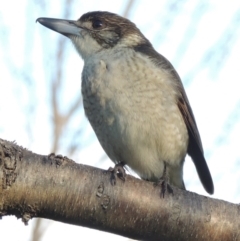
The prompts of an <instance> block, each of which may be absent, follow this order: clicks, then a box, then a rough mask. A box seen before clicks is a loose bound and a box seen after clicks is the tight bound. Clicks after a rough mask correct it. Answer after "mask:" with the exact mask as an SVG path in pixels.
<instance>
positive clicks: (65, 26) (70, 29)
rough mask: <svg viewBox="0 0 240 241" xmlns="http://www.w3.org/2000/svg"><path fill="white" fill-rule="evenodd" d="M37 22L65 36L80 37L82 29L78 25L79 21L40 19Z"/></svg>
mask: <svg viewBox="0 0 240 241" xmlns="http://www.w3.org/2000/svg"><path fill="white" fill-rule="evenodd" d="M36 22H39V23H41V24H42V25H43V26H45V27H47V28H50V29H51V30H53V31H55V32H58V33H61V34H63V35H64V36H67V37H68V36H70V35H80V32H81V28H80V27H79V26H78V25H77V21H73V20H65V19H57V18H38V19H37V20H36Z"/></svg>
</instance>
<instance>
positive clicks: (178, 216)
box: [0, 139, 240, 241]
mask: <svg viewBox="0 0 240 241" xmlns="http://www.w3.org/2000/svg"><path fill="white" fill-rule="evenodd" d="M173 191H174V194H173V195H172V194H168V195H166V196H165V198H164V199H162V198H160V189H159V187H156V186H154V185H153V183H150V182H146V181H143V180H140V179H137V178H134V177H132V176H129V175H127V177H126V180H125V182H123V181H121V180H120V179H118V180H117V184H116V186H112V185H111V184H110V173H109V172H107V171H104V170H101V169H97V168H94V167H90V166H85V165H80V164H77V163H75V162H73V161H72V160H70V159H68V158H67V157H62V156H55V155H54V154H50V155H48V156H42V155H38V154H35V153H32V152H30V151H28V150H26V149H24V148H22V147H19V146H18V145H16V144H15V143H13V142H8V141H4V140H2V139H0V216H5V215H15V216H16V217H17V218H22V220H23V222H24V223H26V224H27V223H28V221H29V220H30V219H31V218H33V217H42V218H47V219H52V220H56V221H61V222H65V223H69V224H75V225H81V226H86V227H89V228H94V229H99V230H103V231H107V232H112V233H115V234H120V235H123V236H126V237H130V238H134V239H141V240H188V241H190V240H195V241H196V240H204V241H206V240H212V241H214V240H224V241H227V240H239V238H240V234H239V221H238V220H239V213H240V209H239V206H238V205H235V204H231V203H228V202H225V201H221V200H214V199H210V198H207V197H204V196H200V195H197V194H195V193H191V192H188V191H183V190H180V189H177V188H174V187H173Z"/></svg>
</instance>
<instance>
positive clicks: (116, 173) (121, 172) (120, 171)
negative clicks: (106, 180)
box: [108, 162, 126, 186]
mask: <svg viewBox="0 0 240 241" xmlns="http://www.w3.org/2000/svg"><path fill="white" fill-rule="evenodd" d="M124 165H125V164H124V163H123V162H119V163H118V164H116V165H115V167H114V168H112V167H110V168H109V169H108V171H109V172H111V178H110V181H111V184H112V185H113V186H114V185H116V181H117V177H119V178H120V179H121V180H122V181H125V176H126V171H125V169H124Z"/></svg>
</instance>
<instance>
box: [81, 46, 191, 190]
mask: <svg viewBox="0 0 240 241" xmlns="http://www.w3.org/2000/svg"><path fill="white" fill-rule="evenodd" d="M82 94H83V100H84V108H85V113H86V115H87V117H88V119H89V121H90V123H91V125H92V127H93V129H94V131H95V133H96V135H97V137H98V139H99V141H100V143H101V145H102V147H103V148H104V150H105V151H106V153H107V154H108V156H109V157H110V158H111V159H112V161H113V162H115V163H117V162H120V161H122V162H124V163H126V164H127V165H129V166H130V167H131V168H132V169H133V170H135V171H136V172H137V173H138V174H139V175H140V176H141V177H142V178H144V179H149V180H157V179H159V178H160V177H161V175H162V172H163V161H165V162H166V163H167V165H168V166H169V169H170V175H171V176H172V182H173V184H175V185H177V186H179V185H180V184H179V183H180V182H181V185H182V165H183V160H184V157H185V155H186V151H187V146H188V133H187V129H186V126H185V123H184V121H183V118H182V115H181V113H180V111H179V109H178V106H177V103H176V101H177V90H176V83H175V82H174V80H173V76H171V73H167V72H166V71H165V70H162V69H160V68H159V67H157V66H156V65H155V64H153V63H152V62H151V61H150V60H149V59H147V57H146V56H143V55H142V54H140V53H136V52H134V51H131V50H128V49H125V50H122V51H119V52H115V53H113V52H111V50H109V52H108V53H106V52H105V53H104V55H101V53H99V54H98V55H96V56H94V57H93V58H91V59H88V60H86V61H85V66H84V70H83V73H82ZM171 171H172V173H171ZM175 179H176V180H175Z"/></svg>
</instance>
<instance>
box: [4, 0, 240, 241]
mask: <svg viewBox="0 0 240 241" xmlns="http://www.w3.org/2000/svg"><path fill="white" fill-rule="evenodd" d="M94 10H105V11H111V12H115V13H118V14H120V15H122V16H125V17H127V18H129V19H130V20H132V21H133V22H134V23H136V24H137V26H138V27H139V28H140V30H141V31H142V32H143V33H144V35H145V36H146V37H147V38H148V39H149V40H150V41H151V42H152V44H153V45H154V47H155V48H156V49H157V51H158V52H160V53H161V54H163V55H164V56H165V57H167V58H168V59H169V60H170V61H171V62H172V63H173V65H174V66H175V68H176V69H177V71H178V73H179V74H180V76H181V78H182V81H183V83H184V86H185V89H186V92H187V95H188V97H189V99H190V103H191V106H192V108H193V111H194V114H195V117H196V120H197V123H198V128H199V131H200V134H201V138H202V142H203V146H204V150H205V156H206V159H207V162H208V165H209V168H210V171H211V173H212V176H213V180H214V184H215V193H214V195H213V198H219V199H223V200H227V201H230V202H234V203H239V200H240V186H239V185H240V184H239V183H240V182H239V177H240V167H239V166H240V151H239V149H240V87H239V83H240V71H239V70H240V27H239V26H240V1H238V0H232V1H223V0H195V1H191V0H158V1H157V0H156V1H147V0H135V1H134V0H115V1H111V0H101V1H94V0H88V1H82V0H48V1H46V0H41V1H40V0H31V1H30V0H21V1H13V0H9V1H5V2H4V3H2V4H1V8H0V115H1V118H0V138H2V139H7V140H10V141H13V140H15V141H16V142H17V143H18V144H20V145H22V146H23V147H26V148H28V149H30V150H32V151H34V152H36V153H39V154H46V155H47V154H49V153H50V152H55V153H58V154H63V155H66V156H68V157H70V158H72V159H74V160H75V161H77V162H79V163H84V164H88V165H93V166H98V167H101V168H103V169H107V168H109V167H110V166H113V164H112V162H111V161H110V160H109V159H108V158H107V157H106V155H105V153H104V152H103V150H102V148H101V147H100V145H99V143H98V141H97V139H96V137H95V134H94V133H93V130H92V128H91V127H90V125H89V123H88V121H87V120H86V117H85V116H84V112H83V106H82V99H81V95H80V91H81V71H82V66H83V62H82V60H81V59H80V58H79V56H78V55H77V53H76V52H75V50H74V48H73V45H72V43H71V42H70V41H69V40H68V39H67V38H65V37H63V36H62V35H60V34H57V33H55V32H53V31H50V30H49V29H47V28H45V27H43V26H42V25H40V24H38V23H35V20H36V19H37V18H38V17H52V18H66V19H74V20H75V19H77V18H79V17H80V16H81V15H82V14H83V13H85V12H88V11H94ZM156 128H157V127H156ZM130 173H131V174H133V172H132V171H131V172H130ZM184 180H185V184H186V187H187V189H188V190H191V191H194V192H197V193H199V194H203V195H207V194H206V192H205V191H204V190H203V188H202V186H201V183H200V181H199V179H198V176H197V173H196V170H195V168H194V166H193V164H192V162H191V160H190V159H189V158H187V159H186V164H185V167H184ZM0 235H1V239H2V240H8V241H11V240H29V241H40V240H42V241H46V240H52V239H53V238H54V240H58V241H61V240H67V239H71V240H72V241H75V240H93V239H95V238H97V239H98V240H102V239H105V240H110V239H114V240H127V239H126V238H123V237H120V236H116V235H112V234H107V233H104V232H100V231H96V230H91V229H88V228H82V227H77V226H73V225H66V224H62V223H58V222H53V221H50V220H42V219H34V220H31V221H30V222H29V225H28V226H24V224H23V223H22V222H21V220H17V219H16V218H15V217H4V218H3V219H2V220H0Z"/></svg>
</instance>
